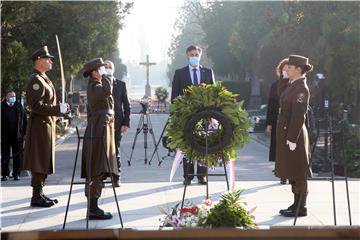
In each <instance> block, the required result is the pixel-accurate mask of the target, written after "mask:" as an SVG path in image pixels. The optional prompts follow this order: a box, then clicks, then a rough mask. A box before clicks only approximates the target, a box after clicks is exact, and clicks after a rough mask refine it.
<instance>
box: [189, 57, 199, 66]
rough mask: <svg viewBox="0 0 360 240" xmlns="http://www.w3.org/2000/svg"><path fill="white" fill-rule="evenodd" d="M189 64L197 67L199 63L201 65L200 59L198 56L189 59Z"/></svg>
mask: <svg viewBox="0 0 360 240" xmlns="http://www.w3.org/2000/svg"><path fill="white" fill-rule="evenodd" d="M189 63H190V65H192V66H197V65H199V63H200V57H196V56H194V57H190V58H189Z"/></svg>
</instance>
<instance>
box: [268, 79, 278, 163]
mask: <svg viewBox="0 0 360 240" xmlns="http://www.w3.org/2000/svg"><path fill="white" fill-rule="evenodd" d="M278 83H279V81H276V82H274V83H273V84H271V87H270V92H269V99H268V108H267V114H266V125H271V126H272V130H271V141H270V151H269V161H275V152H276V123H277V117H278V113H279V96H278V93H277V90H278Z"/></svg>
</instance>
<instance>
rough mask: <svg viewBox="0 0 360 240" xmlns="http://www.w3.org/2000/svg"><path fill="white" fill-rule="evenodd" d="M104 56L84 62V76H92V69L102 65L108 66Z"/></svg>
mask: <svg viewBox="0 0 360 240" xmlns="http://www.w3.org/2000/svg"><path fill="white" fill-rule="evenodd" d="M106 65H107V64H106V63H104V61H103V59H102V58H94V59H92V60H90V61H88V62H86V63H84V73H83V76H84V77H88V76H90V73H91V71H92V70H95V69H98V68H100V67H101V66H106Z"/></svg>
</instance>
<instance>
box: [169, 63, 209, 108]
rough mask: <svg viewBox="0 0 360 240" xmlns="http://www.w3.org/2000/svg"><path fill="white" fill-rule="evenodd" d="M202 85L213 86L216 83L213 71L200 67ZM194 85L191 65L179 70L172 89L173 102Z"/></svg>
mask: <svg viewBox="0 0 360 240" xmlns="http://www.w3.org/2000/svg"><path fill="white" fill-rule="evenodd" d="M200 83H206V84H213V83H215V79H214V73H213V70H212V69H210V68H205V67H203V66H200ZM190 85H192V81H191V76H190V71H189V65H187V66H186V67H183V68H181V69H177V70H176V71H175V74H174V78H173V82H172V89H171V102H173V101H174V99H175V98H176V97H177V96H179V95H183V94H184V91H185V90H186V88H187V87H188V86H190Z"/></svg>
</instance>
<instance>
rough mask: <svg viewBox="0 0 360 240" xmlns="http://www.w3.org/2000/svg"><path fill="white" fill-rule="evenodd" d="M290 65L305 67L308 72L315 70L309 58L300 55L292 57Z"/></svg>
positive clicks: (290, 57)
mask: <svg viewBox="0 0 360 240" xmlns="http://www.w3.org/2000/svg"><path fill="white" fill-rule="evenodd" d="M289 65H294V66H299V67H305V71H306V72H310V71H311V70H312V69H313V66H312V65H311V64H309V58H307V57H304V56H300V55H290V56H289Z"/></svg>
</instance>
